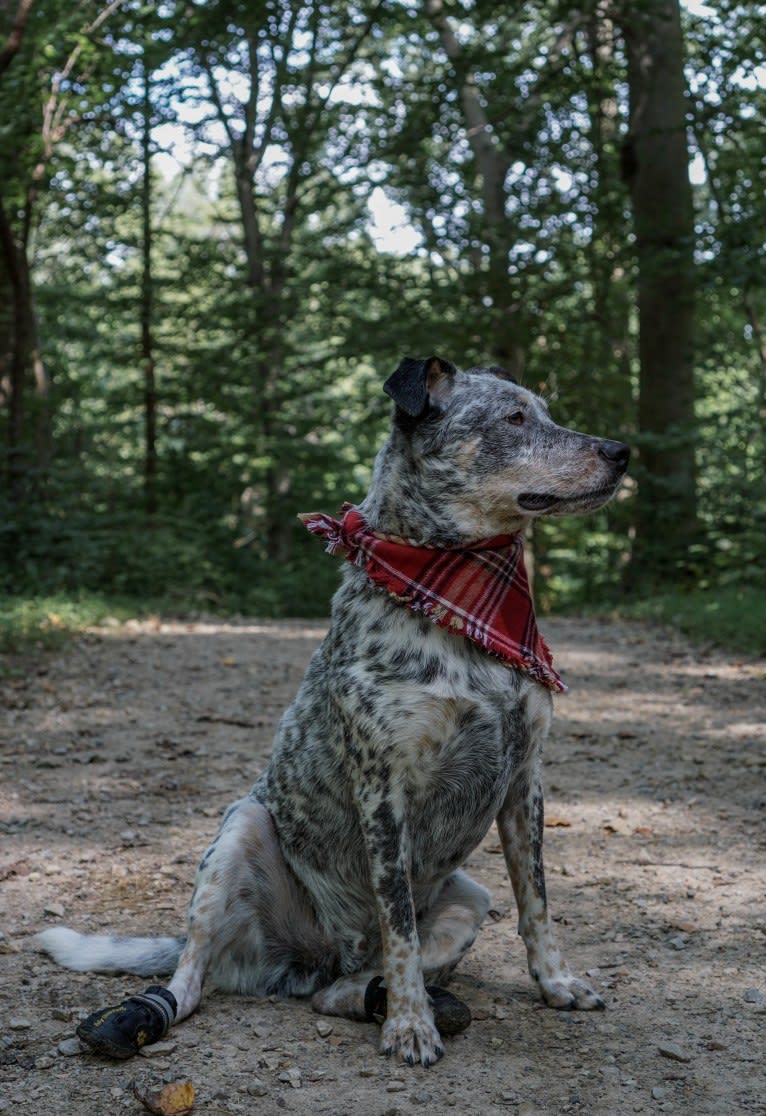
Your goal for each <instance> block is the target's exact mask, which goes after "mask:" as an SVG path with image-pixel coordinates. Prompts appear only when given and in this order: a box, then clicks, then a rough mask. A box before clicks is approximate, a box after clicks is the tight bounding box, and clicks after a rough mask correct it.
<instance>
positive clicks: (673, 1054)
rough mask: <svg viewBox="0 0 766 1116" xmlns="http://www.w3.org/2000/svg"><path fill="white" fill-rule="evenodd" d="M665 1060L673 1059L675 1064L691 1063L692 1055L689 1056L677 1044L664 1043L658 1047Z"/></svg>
mask: <svg viewBox="0 0 766 1116" xmlns="http://www.w3.org/2000/svg"><path fill="white" fill-rule="evenodd" d="M657 1049H658V1050H659V1052H660V1054H661V1055H662V1057H663V1058H671V1059H672V1060H673V1061H674V1062H691V1060H692V1058H691V1054H687V1053H686V1051H685V1050H682V1049H681V1047H680V1046H678V1045H677V1044H676V1043H675V1042H664V1043H660V1044H659V1045H658V1046H657Z"/></svg>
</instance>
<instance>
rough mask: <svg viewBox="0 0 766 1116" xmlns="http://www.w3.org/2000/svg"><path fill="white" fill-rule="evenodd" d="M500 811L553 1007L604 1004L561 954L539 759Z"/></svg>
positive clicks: (523, 915) (538, 972)
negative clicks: (552, 910)
mask: <svg viewBox="0 0 766 1116" xmlns="http://www.w3.org/2000/svg"><path fill="white" fill-rule="evenodd" d="M519 778H520V781H521V782H520V784H519V783H517V784H514V785H512V786H511V789H510V791H509V793H508V795H507V797H506V800H505V803H504V804H503V806H502V807H501V809H500V812H499V814H498V816H497V828H498V831H499V833H500V840H501V843H502V846H503V852H504V853H505V861H506V864H507V866H508V874H509V875H510V877H511V883H512V885H513V891H514V894H515V896H516V904H517V906H518V909H519V933H520V934H521V936H522V938H523V939H524V945H525V946H526V949H527V963H528V966H529V972H530V975H531V976H532V979H533V980H535V981H536V982H537V984H538V985H539V987H540V991H541V992H542V995H543V999H544V1000H545V1002H546V1003H547V1004H548V1005H549V1007H555V1008H559V1009H561V1008H580V1009H582V1010H585V1011H589V1010H593V1009H594V1008H603V1007H604V1001H603V1000H602V999H601V997H600V996H598V995H597V994H596V993H595V992H594V991H593V989H592V988H591V987H590V985H589V984H587V983H586V982H585V981H584V980H580V979H579V978H578V977H576V976H574V975H573V973H572V971H571V970H570V968H569V966H568V965H567V963H566V961H565V960H564V959H563V957H562V956H561V952H560V951H559V947H558V944H557V943H556V938H555V935H554V933H553V927H552V926H551V920H550V915H549V913H548V902H547V896H546V891H545V872H544V868H543V825H544V819H543V792H542V784H541V780H540V767H539V760H535V761H533V762H532V764H531V765H530V767H529V768H528V769H527V770H526V771H525V772H524V773H523V774H521V775H520V776H519Z"/></svg>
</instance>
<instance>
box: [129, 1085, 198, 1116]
mask: <svg viewBox="0 0 766 1116" xmlns="http://www.w3.org/2000/svg"><path fill="white" fill-rule="evenodd" d="M133 1092H134V1093H135V1095H136V1097H137V1098H138V1100H140V1101H141V1104H142V1105H143V1106H144V1108H145V1109H146V1110H147V1112H153V1113H154V1114H155V1116H189V1113H190V1112H191V1110H192V1108H193V1107H194V1098H195V1096H196V1092H195V1089H194V1086H193V1085H192V1083H191V1081H172V1082H171V1083H170V1084H169V1085H166V1086H165V1087H164V1088H163V1089H160V1090H159V1091H154V1090H148V1091H147V1092H143V1091H142V1090H141V1089H139V1088H138V1086H137V1085H136V1083H135V1081H134V1082H133Z"/></svg>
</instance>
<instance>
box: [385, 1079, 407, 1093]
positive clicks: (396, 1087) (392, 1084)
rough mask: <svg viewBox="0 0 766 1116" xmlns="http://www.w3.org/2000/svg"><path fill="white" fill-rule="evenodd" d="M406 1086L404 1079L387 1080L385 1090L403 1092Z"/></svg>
mask: <svg viewBox="0 0 766 1116" xmlns="http://www.w3.org/2000/svg"><path fill="white" fill-rule="evenodd" d="M406 1088H407V1086H406V1084H405V1083H404V1081H389V1083H388V1085H386V1092H387V1093H403V1092H404V1090H405V1089H406Z"/></svg>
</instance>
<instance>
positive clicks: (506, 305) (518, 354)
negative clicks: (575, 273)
mask: <svg viewBox="0 0 766 1116" xmlns="http://www.w3.org/2000/svg"><path fill="white" fill-rule="evenodd" d="M424 11H425V15H426V17H427V18H428V20H429V21H430V23H431V25H432V26H433V27H434V29H435V30H436V31H438V33H439V40H440V42H441V45H442V49H443V50H444V53H445V54H446V55H447V58H448V59H449V61H450V63H451V65H452V69H453V73H454V75H455V80H456V85H457V90H458V94H459V97H460V106H461V110H462V114H463V121H464V123H465V129H466V136H467V138H468V142H469V144H470V145H471V150H472V151H473V156H474V159H475V160H476V166H477V169H478V171H479V178H480V181H481V200H482V209H483V214H484V234H483V239H484V241H485V243H486V245H487V247H488V249H489V267H488V273H487V283H486V293H487V295H488V296H489V298H490V299H491V300H492V306H493V308H494V312H495V316H494V321H495V327H494V329H493V336H492V339H491V341H490V344H491V346H492V350H493V352H492V356H493V358H494V359H495V360H497V361H498V363H499V364H501V365H502V366H503V367H505V368H507V369H508V371H509V372H512V373H513V375H514V376H517V377H521V375H522V373H523V371H524V346H523V344H522V343H520V341H523V340H524V339H523V338H520V333H521V332H522V331H521V330H520V328H519V327H518V326H517V325H516V322H518V320H519V317H520V314H519V310H520V306H519V304H518V301H517V300H516V299H515V298H514V291H513V288H512V284H511V280H510V278H509V275H508V255H509V252H510V250H511V241H512V230H511V227H510V223H509V221H508V218H507V216H506V211H505V205H506V186H505V180H506V176H507V174H508V169H509V167H510V165H511V162H512V160H511V158H510V157H509V155H508V152H507V151H505V150H503V148H502V146H501V144H500V142H499V141H498V138H497V135H496V133H495V131H494V129H493V128H492V125H491V123H490V121H489V117H488V115H487V113H486V111H485V108H484V105H483V103H482V98H481V95H480V91H479V87H478V84H477V82H476V77H475V75H474V73H473V70H472V68H471V67H470V65H469V64H468V63H467V62H466V60H465V58H464V57H463V54H464V52H463V50H462V48H461V46H460V42H459V41H458V38H457V35H456V34H455V31H454V29H453V27H452V24H451V23H450V20H449V17H448V15H447V11H446V10H445V5H444V0H424Z"/></svg>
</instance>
